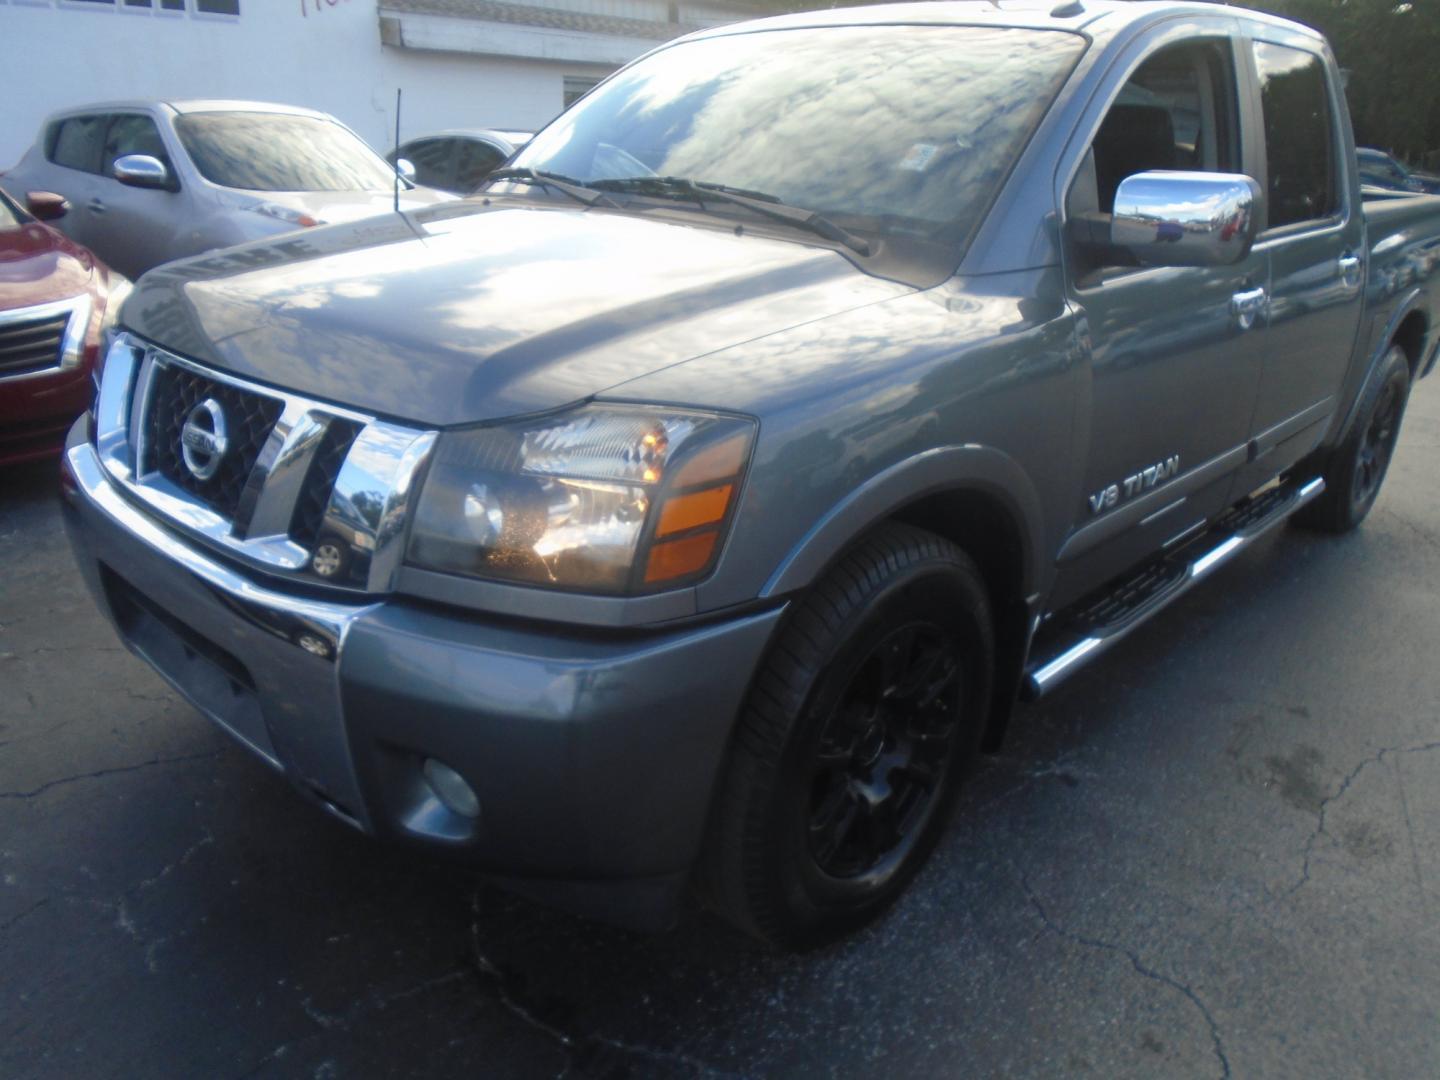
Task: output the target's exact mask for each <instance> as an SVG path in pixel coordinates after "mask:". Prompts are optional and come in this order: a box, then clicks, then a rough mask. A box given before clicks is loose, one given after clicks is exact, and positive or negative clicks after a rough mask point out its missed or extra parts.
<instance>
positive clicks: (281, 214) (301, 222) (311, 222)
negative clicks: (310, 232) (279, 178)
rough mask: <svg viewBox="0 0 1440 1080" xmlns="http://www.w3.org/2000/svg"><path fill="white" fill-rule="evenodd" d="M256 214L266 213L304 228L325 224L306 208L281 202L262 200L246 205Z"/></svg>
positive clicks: (270, 216)
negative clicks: (284, 204)
mask: <svg viewBox="0 0 1440 1080" xmlns="http://www.w3.org/2000/svg"><path fill="white" fill-rule="evenodd" d="M245 209H246V210H250V211H252V212H254V213H256V214H264V215H265V216H266V217H268V218H274V219H275V220H276V221H283V222H285V224H287V225H295V226H298V227H299V228H302V229H311V228H314V227H315V226H316V225H324V224H325V221H324V219H323V218H317V217H315V215H313V214H307V213H306V212H305V211H304V210H295V209H293V208H291V207H289V206H281V205H280V204H279V203H273V202H260V203H253V204H252V205H250V206H247V207H245Z"/></svg>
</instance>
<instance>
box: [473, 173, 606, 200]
mask: <svg viewBox="0 0 1440 1080" xmlns="http://www.w3.org/2000/svg"><path fill="white" fill-rule="evenodd" d="M500 180H527V181H529V182H530V183H532V184H541V185H544V186H545V187H552V188H554V189H555V190H556V191H563V192H564V193H565V194H566V195H569V196H570V197H571V198H572V199H575V200H576V201H578V202H582V203H584V204H585V205H586V206H602V205H603V206H615V200H614V199H612V198H610V196H608V195H606V194H605V193H604V192H603V191H599V190H597V189H596V188H593V187H589V186H587V185H585V184H582V183H581V182H580V181H579V180H575V179H572V178H571V177H568V176H561V175H560V174H558V173H552V172H544V171H542V170H540V169H528V168H523V167H522V168H510V169H496V170H495V171H494V172H493V173H491V174H490V175H489V176H487V177H486V178H485V184H484V186H485V187H489V186H490V185H491V184H493V183H495V182H497V181H500Z"/></svg>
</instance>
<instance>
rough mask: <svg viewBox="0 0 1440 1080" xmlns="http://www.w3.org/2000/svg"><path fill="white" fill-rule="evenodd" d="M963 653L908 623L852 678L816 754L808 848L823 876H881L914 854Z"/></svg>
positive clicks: (925, 626) (937, 782)
mask: <svg viewBox="0 0 1440 1080" xmlns="http://www.w3.org/2000/svg"><path fill="white" fill-rule="evenodd" d="M960 650H961V642H960V639H959V637H958V636H957V635H956V634H954V633H951V632H947V631H946V630H945V628H943V627H941V626H939V625H936V624H935V623H932V622H912V623H907V624H905V625H902V626H899V627H897V628H895V629H894V630H891V631H890V632H889V633H888V634H886V635H885V636H883V637H882V638H881V639H880V640H879V641H878V642H876V644H875V646H874V647H873V648H872V649H871V650H870V652H869V654H868V655H867V656H865V657H864V658H863V659H862V660H861V661H860V664H859V666H858V667H857V668H856V669H855V674H854V675H853V677H852V678H851V679H850V682H849V685H848V686H847V687H846V688H845V690H844V692H843V693H842V695H841V699H840V701H839V702H838V703H837V706H836V708H835V709H834V710H833V711H832V712H831V714H830V717H829V719H828V720H827V721H826V722H825V725H824V728H823V730H822V732H821V735H820V740H819V746H818V748H817V752H816V753H815V755H814V779H813V781H812V783H811V799H810V815H809V820H808V822H807V834H808V844H807V846H808V850H809V853H810V857H811V858H812V859H813V860H814V862H815V865H816V867H817V868H818V869H819V870H820V871H821V872H822V873H824V874H827V875H829V876H830V877H833V878H839V879H855V878H862V877H864V876H866V875H875V876H881V877H883V876H884V875H886V874H887V873H889V872H890V871H892V870H893V868H894V867H895V866H896V865H897V864H898V863H900V862H902V861H903V860H904V859H905V857H906V855H908V854H909V852H910V851H911V849H912V848H913V847H914V846H915V841H916V839H917V838H918V837H919V836H920V834H921V832H922V831H923V826H924V824H925V822H926V821H927V820H928V818H929V815H930V814H931V813H932V812H933V811H934V808H935V804H936V797H937V795H938V793H939V791H940V789H941V787H942V785H943V784H944V782H945V778H946V776H947V775H948V773H949V769H950V761H951V758H952V756H953V755H952V750H953V747H954V743H955V734H956V731H957V729H958V728H959V726H960V723H961V719H962V718H961V710H962V706H963V701H964V695H963V693H962V691H963V685H962V678H961V672H960V661H959V655H960Z"/></svg>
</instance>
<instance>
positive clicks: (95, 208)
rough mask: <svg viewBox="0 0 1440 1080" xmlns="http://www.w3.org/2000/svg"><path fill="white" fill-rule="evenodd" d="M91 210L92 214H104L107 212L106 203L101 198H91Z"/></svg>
mask: <svg viewBox="0 0 1440 1080" xmlns="http://www.w3.org/2000/svg"><path fill="white" fill-rule="evenodd" d="M90 212H91V213H92V214H103V213H104V212H105V204H104V203H103V202H101V201H100V200H99V199H91V200H90Z"/></svg>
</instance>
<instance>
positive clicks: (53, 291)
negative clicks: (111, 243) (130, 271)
mask: <svg viewBox="0 0 1440 1080" xmlns="http://www.w3.org/2000/svg"><path fill="white" fill-rule="evenodd" d="M94 271H95V257H94V256H93V255H91V254H90V252H89V251H87V250H86V249H85V248H83V247H81V246H80V245H79V244H76V243H74V242H72V241H71V240H69V239H67V238H66V237H65V236H63V235H62V234H60V233H58V232H56V231H55V230H54V229H52V228H49V227H48V226H46V225H41V224H40V223H39V222H30V223H28V224H25V225H21V226H19V227H18V228H13V229H0V311H9V310H10V309H12V308H21V307H30V306H32V305H34V304H44V303H48V302H49V301H51V300H64V299H66V298H67V297H71V296H77V295H79V294H80V293H82V292H84V291H85V290H86V289H88V288H89V287H90V282H91V278H92V277H93V275H94Z"/></svg>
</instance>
